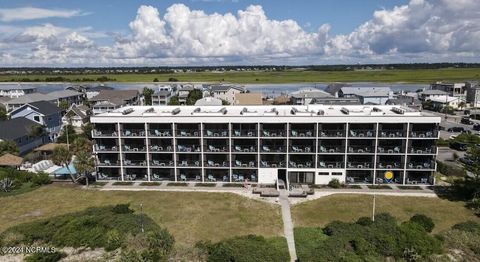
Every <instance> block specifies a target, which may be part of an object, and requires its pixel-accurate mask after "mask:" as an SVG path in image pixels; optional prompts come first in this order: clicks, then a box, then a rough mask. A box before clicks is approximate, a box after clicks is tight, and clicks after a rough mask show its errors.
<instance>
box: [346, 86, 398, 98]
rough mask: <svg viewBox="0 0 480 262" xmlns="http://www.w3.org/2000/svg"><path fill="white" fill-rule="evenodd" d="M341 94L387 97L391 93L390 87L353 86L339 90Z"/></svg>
mask: <svg viewBox="0 0 480 262" xmlns="http://www.w3.org/2000/svg"><path fill="white" fill-rule="evenodd" d="M341 91H342V93H343V94H352V95H358V96H363V97H368V96H389V94H390V92H391V91H392V90H391V89H390V87H378V86H375V87H366V86H365V87H363V86H362V87H354V86H345V87H342V88H341Z"/></svg>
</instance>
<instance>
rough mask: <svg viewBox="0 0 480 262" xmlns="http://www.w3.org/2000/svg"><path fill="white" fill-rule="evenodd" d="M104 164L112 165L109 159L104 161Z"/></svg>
mask: <svg viewBox="0 0 480 262" xmlns="http://www.w3.org/2000/svg"><path fill="white" fill-rule="evenodd" d="M103 163H104V164H105V165H110V164H111V163H110V160H108V159H105V160H103Z"/></svg>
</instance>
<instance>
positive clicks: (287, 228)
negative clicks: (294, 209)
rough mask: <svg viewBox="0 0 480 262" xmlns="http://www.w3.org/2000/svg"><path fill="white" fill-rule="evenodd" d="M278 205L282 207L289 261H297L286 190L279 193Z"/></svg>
mask: <svg viewBox="0 0 480 262" xmlns="http://www.w3.org/2000/svg"><path fill="white" fill-rule="evenodd" d="M280 205H281V207H282V220H283V233H284V234H285V238H286V239H287V244H288V253H290V260H291V261H296V260H297V251H296V250H295V238H294V235H293V222H292V215H291V213H290V201H289V200H288V192H287V191H286V190H281V191H280Z"/></svg>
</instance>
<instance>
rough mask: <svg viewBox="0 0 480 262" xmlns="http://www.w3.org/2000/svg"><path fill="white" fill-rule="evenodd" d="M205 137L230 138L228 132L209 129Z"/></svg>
mask: <svg viewBox="0 0 480 262" xmlns="http://www.w3.org/2000/svg"><path fill="white" fill-rule="evenodd" d="M203 135H204V136H206V137H228V130H224V129H207V130H205V133H204V134H203Z"/></svg>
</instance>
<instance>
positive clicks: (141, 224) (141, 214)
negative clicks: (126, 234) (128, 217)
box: [140, 203, 145, 233]
mask: <svg viewBox="0 0 480 262" xmlns="http://www.w3.org/2000/svg"><path fill="white" fill-rule="evenodd" d="M140 227H141V230H142V233H145V229H144V227H143V203H140Z"/></svg>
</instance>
